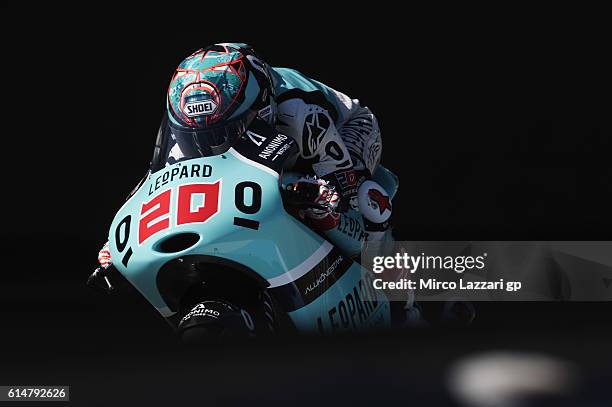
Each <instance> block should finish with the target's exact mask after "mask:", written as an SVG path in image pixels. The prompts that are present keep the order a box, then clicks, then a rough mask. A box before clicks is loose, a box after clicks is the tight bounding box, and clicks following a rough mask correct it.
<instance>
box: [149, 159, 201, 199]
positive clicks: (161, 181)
mask: <svg viewBox="0 0 612 407" xmlns="http://www.w3.org/2000/svg"><path fill="white" fill-rule="evenodd" d="M211 175H212V167H211V166H210V165H208V164H183V163H178V164H177V165H173V166H171V167H169V168H168V169H166V170H164V171H162V172H161V173H160V174H159V175H158V176H157V177H155V179H154V180H151V184H150V185H149V196H151V195H152V194H153V193H154V192H156V191H157V190H159V189H160V188H162V187H163V186H165V185H166V184H168V183H170V182H172V181H174V180H179V179H183V178H208V177H210V176H211Z"/></svg>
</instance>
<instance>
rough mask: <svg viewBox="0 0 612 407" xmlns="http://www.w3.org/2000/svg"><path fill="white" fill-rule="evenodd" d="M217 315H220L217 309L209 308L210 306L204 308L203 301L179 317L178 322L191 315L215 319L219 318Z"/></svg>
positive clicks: (182, 321) (185, 319)
mask: <svg viewBox="0 0 612 407" xmlns="http://www.w3.org/2000/svg"><path fill="white" fill-rule="evenodd" d="M219 316H221V313H220V312H219V311H217V310H214V309H211V308H206V305H204V304H203V303H200V304H198V305H196V306H195V307H193V308H192V309H191V311H189V313H187V314H186V315H185V316H184V317H183V318H182V319H181V322H180V323H184V322H185V321H187V320H188V319H190V318H193V317H211V318H215V319H216V318H219Z"/></svg>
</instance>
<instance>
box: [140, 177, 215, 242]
mask: <svg viewBox="0 0 612 407" xmlns="http://www.w3.org/2000/svg"><path fill="white" fill-rule="evenodd" d="M220 187H221V181H217V182H215V183H214V184H187V185H181V186H179V187H178V190H177V194H178V199H177V205H176V225H177V226H180V225H185V224H187V223H204V222H206V221H207V220H209V219H210V218H212V217H213V216H214V215H216V214H217V213H218V212H219V200H220V198H221V194H220V193H219V192H220V189H221V188H220ZM172 191H173V190H172V189H168V190H166V191H164V192H161V193H159V194H157V195H156V196H155V197H154V198H153V199H151V200H150V201H149V202H145V203H143V204H142V206H141V209H140V221H139V222H138V244H139V245H141V244H142V243H143V242H144V241H145V240H147V239H148V238H150V237H151V236H153V235H154V234H156V233H158V232H161V231H162V230H165V229H168V228H169V227H170V202H171V199H172Z"/></svg>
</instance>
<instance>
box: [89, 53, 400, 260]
mask: <svg viewBox="0 0 612 407" xmlns="http://www.w3.org/2000/svg"><path fill="white" fill-rule="evenodd" d="M166 104H167V116H166V119H165V120H164V122H163V123H162V128H161V129H160V134H161V133H164V134H165V135H166V136H165V137H161V138H160V137H158V143H157V144H156V149H155V154H154V158H153V162H152V168H151V170H152V171H154V170H156V169H159V168H163V166H167V165H172V164H174V163H176V162H179V161H182V160H187V159H190V158H194V157H201V156H206V155H219V154H223V153H224V152H226V151H227V150H228V149H230V148H232V147H235V146H236V145H237V144H238V143H242V145H243V150H244V149H245V148H246V149H249V150H252V152H253V154H252V155H250V156H249V158H251V159H253V160H255V161H257V162H259V163H260V164H262V165H264V166H269V167H270V168H274V166H275V165H276V164H275V163H274V160H275V159H276V158H277V157H278V156H279V155H281V154H288V153H289V152H291V154H292V156H293V159H291V160H285V161H288V162H290V165H289V168H290V169H292V170H295V171H299V172H302V173H305V174H309V175H308V176H305V177H302V178H300V179H299V180H298V181H297V182H295V184H294V185H293V186H292V189H293V192H295V193H296V194H299V195H301V196H303V197H307V199H308V200H310V201H311V202H312V203H313V204H316V205H315V206H314V207H308V208H306V209H303V210H300V211H299V215H300V217H302V218H303V220H304V222H305V223H306V224H308V225H309V226H310V227H311V228H313V229H315V230H317V231H319V232H321V233H324V234H325V235H326V236H327V237H328V238H329V239H330V240H331V241H332V242H334V241H335V240H336V239H337V238H339V235H338V232H337V230H336V228H337V227H338V225H339V223H340V222H341V219H340V218H341V216H342V213H344V212H346V211H347V210H349V209H354V210H356V211H358V212H359V213H360V214H361V216H362V217H363V221H364V227H365V231H364V233H363V236H361V237H358V239H365V240H369V241H375V240H381V239H385V238H386V237H387V236H388V229H389V218H390V216H391V211H392V208H391V203H390V198H389V194H387V192H386V191H385V190H384V188H383V187H382V186H381V185H379V184H378V183H376V182H375V181H373V180H372V176H373V174H374V171H375V169H376V167H377V165H378V164H379V162H380V157H381V151H382V140H381V133H380V129H379V126H378V122H377V119H376V117H375V116H374V114H373V113H372V112H371V111H370V110H369V109H368V108H367V107H363V106H361V105H360V103H359V101H358V100H356V99H351V98H349V97H348V96H346V95H345V94H343V93H341V92H338V91H336V90H334V89H332V88H330V87H328V86H326V85H324V84H322V83H320V82H318V81H316V80H313V79H310V78H308V77H306V76H304V75H303V74H301V73H300V72H298V71H296V70H293V69H289V68H277V67H270V66H269V65H268V64H267V63H265V62H264V61H263V60H262V59H261V58H260V57H259V56H258V55H257V54H256V53H255V51H254V50H253V49H252V48H251V47H250V46H248V45H246V44H241V43H220V44H215V45H212V46H209V47H206V48H203V49H200V50H198V51H196V52H194V53H193V54H192V55H190V56H189V57H187V58H186V59H185V60H184V61H182V62H181V63H180V65H179V66H178V68H177V69H176V71H175V73H174V75H173V77H172V80H171V82H170V86H169V89H168V95H167V101H166ZM265 126H268V127H270V128H272V129H273V130H274V134H277V136H275V137H270V136H268V133H265V131H264V130H262V129H263V128H264V127H265ZM285 139H287V140H285ZM160 140H161V141H160ZM279 161H281V160H279ZM285 167H286V164H285ZM343 237H344V236H343ZM99 263H100V265H101V267H102V268H107V267H109V266H110V265H111V264H112V261H111V259H110V252H109V250H108V244H105V245H104V247H103V248H102V250H101V251H100V253H99Z"/></svg>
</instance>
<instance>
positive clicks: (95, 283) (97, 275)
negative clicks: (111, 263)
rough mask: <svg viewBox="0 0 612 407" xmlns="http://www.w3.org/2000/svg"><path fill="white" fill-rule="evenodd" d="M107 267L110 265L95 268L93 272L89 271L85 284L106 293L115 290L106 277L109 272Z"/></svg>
mask: <svg viewBox="0 0 612 407" xmlns="http://www.w3.org/2000/svg"><path fill="white" fill-rule="evenodd" d="M109 269H110V267H107V268H104V267H98V268H96V270H95V271H94V272H93V273H91V275H90V276H89V278H88V279H87V283H86V284H87V286H88V287H91V288H94V289H98V290H102V291H104V292H105V293H107V294H110V293H112V292H113V291H114V290H115V287H114V286H113V285H112V284H111V282H110V280H109V279H108V276H109V273H110V270H109Z"/></svg>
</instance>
